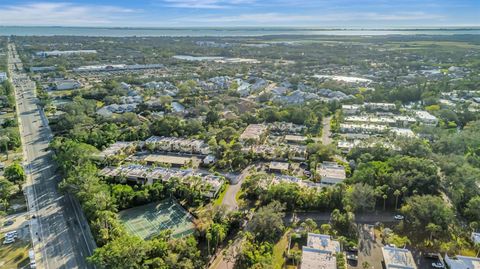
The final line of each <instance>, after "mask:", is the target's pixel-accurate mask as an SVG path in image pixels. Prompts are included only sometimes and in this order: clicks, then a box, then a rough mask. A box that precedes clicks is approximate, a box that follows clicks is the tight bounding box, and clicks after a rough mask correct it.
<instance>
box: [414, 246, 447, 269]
mask: <svg viewBox="0 0 480 269" xmlns="http://www.w3.org/2000/svg"><path fill="white" fill-rule="evenodd" d="M411 252H412V255H413V258H414V259H415V263H416V264H417V266H418V268H422V269H424V268H425V269H440V268H442V267H434V266H432V264H433V263H436V264H439V265H440V264H442V265H443V268H445V265H444V264H445V263H444V261H443V259H442V258H441V256H439V257H440V258H434V257H427V256H430V255H425V253H424V252H422V251H415V250H411Z"/></svg>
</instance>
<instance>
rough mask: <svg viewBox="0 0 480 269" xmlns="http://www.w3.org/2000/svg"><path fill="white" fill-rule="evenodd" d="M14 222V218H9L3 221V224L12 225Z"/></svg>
mask: <svg viewBox="0 0 480 269" xmlns="http://www.w3.org/2000/svg"><path fill="white" fill-rule="evenodd" d="M13 223H14V221H13V220H7V221H5V222H4V223H3V226H10V225H12V224H13Z"/></svg>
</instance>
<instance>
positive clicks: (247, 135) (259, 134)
mask: <svg viewBox="0 0 480 269" xmlns="http://www.w3.org/2000/svg"><path fill="white" fill-rule="evenodd" d="M266 134H267V126H265V125H264V124H250V125H248V126H247V128H246V129H245V130H244V131H243V133H242V134H241V135H240V139H239V140H240V141H247V140H253V141H255V142H259V141H260V140H262V138H263V137H264V136H265V135H266Z"/></svg>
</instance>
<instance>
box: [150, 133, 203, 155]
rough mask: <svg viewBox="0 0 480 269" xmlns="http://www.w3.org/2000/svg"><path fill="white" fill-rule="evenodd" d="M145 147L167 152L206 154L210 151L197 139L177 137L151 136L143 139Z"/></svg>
mask: <svg viewBox="0 0 480 269" xmlns="http://www.w3.org/2000/svg"><path fill="white" fill-rule="evenodd" d="M145 145H146V146H147V147H153V149H154V150H159V151H167V152H181V153H190V154H200V155H208V154H210V153H211V150H210V147H209V146H208V145H207V143H205V142H203V141H202V140H198V139H188V138H179V137H165V136H161V137H160V136H152V137H150V138H148V139H147V140H145Z"/></svg>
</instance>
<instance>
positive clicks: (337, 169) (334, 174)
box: [316, 162, 346, 185]
mask: <svg viewBox="0 0 480 269" xmlns="http://www.w3.org/2000/svg"><path fill="white" fill-rule="evenodd" d="M316 176H317V178H319V179H320V182H321V183H322V184H325V185H334V184H337V183H340V182H342V181H343V180H345V178H346V173H345V167H344V166H343V165H339V164H338V163H336V162H323V163H321V164H319V165H318V166H317V175H316Z"/></svg>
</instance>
